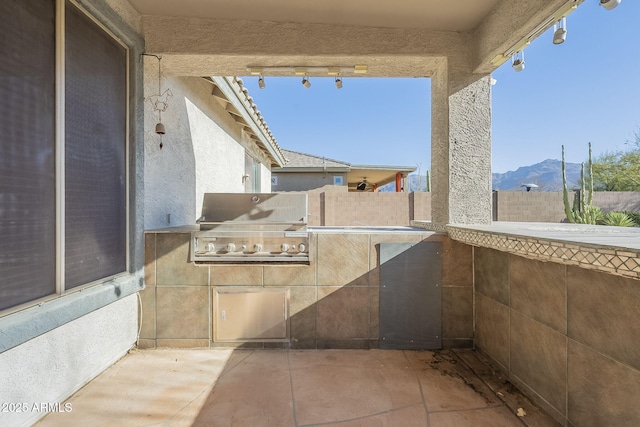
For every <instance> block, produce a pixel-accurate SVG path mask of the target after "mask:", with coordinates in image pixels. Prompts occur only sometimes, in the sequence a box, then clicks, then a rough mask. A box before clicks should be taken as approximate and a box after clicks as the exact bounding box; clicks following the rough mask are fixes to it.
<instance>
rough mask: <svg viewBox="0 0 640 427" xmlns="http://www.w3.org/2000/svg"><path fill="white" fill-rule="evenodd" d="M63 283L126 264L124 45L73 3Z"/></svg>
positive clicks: (68, 28) (68, 15)
mask: <svg viewBox="0 0 640 427" xmlns="http://www.w3.org/2000/svg"><path fill="white" fill-rule="evenodd" d="M66 10H67V12H66V18H65V19H66V49H65V54H66V63H65V70H66V74H65V89H66V94H65V96H66V100H65V103H66V115H65V132H66V141H65V157H66V158H65V185H66V196H65V208H66V218H65V237H66V244H65V255H66V257H65V287H66V289H70V288H73V287H76V286H79V285H82V284H85V283H88V282H91V281H94V280H98V279H101V278H105V277H108V276H111V275H114V274H117V273H120V272H123V271H125V269H126V242H127V240H126V170H125V169H126V161H125V160H126V159H125V156H126V102H127V98H126V50H125V49H124V48H123V47H122V46H121V45H120V44H118V43H117V42H116V41H115V40H114V39H113V38H112V37H111V36H110V35H109V34H107V33H106V32H105V31H104V30H102V29H101V28H100V27H98V26H97V25H96V24H95V23H94V22H93V21H92V20H91V19H89V18H88V17H87V16H85V15H84V14H83V13H82V12H80V11H79V10H78V9H77V8H76V7H74V6H72V5H71V4H70V3H68V2H67V8H66Z"/></svg>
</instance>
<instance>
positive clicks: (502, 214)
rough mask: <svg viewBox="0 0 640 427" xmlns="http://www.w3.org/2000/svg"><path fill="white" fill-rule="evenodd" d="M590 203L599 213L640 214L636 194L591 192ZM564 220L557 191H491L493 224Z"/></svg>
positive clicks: (639, 196)
mask: <svg viewBox="0 0 640 427" xmlns="http://www.w3.org/2000/svg"><path fill="white" fill-rule="evenodd" d="M569 203H570V204H571V205H573V192H572V193H571V194H569ZM592 204H593V205H595V206H598V207H599V208H601V209H602V210H603V212H610V211H633V212H640V193H639V192H630V191H629V192H622V191H620V192H614V191H611V192H604V191H596V192H594V193H593V202H592ZM566 217H567V216H566V215H565V213H564V203H563V201H562V192H561V191H557V192H544V191H531V192H526V191H494V192H493V220H494V221H515V222H556V223H559V222H562V221H563V220H564V219H565V218H566Z"/></svg>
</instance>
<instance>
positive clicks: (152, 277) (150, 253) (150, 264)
mask: <svg viewBox="0 0 640 427" xmlns="http://www.w3.org/2000/svg"><path fill="white" fill-rule="evenodd" d="M144 284H145V286H155V285H156V234H155V233H145V235H144Z"/></svg>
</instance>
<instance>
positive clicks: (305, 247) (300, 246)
mask: <svg viewBox="0 0 640 427" xmlns="http://www.w3.org/2000/svg"><path fill="white" fill-rule="evenodd" d="M306 250H307V245H305V244H304V243H300V244H299V245H298V251H300V252H304V251H306Z"/></svg>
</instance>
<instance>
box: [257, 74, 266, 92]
mask: <svg viewBox="0 0 640 427" xmlns="http://www.w3.org/2000/svg"><path fill="white" fill-rule="evenodd" d="M258 87H259V88H260V89H264V87H265V84H264V77H263V76H260V77H259V78H258Z"/></svg>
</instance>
